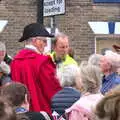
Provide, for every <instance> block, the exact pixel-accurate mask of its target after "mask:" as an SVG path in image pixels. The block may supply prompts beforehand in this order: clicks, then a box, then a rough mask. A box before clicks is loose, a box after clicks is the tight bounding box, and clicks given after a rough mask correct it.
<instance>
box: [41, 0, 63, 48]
mask: <svg viewBox="0 0 120 120" xmlns="http://www.w3.org/2000/svg"><path fill="white" fill-rule="evenodd" d="M43 11H44V12H43V15H44V17H51V21H50V27H51V30H50V31H51V33H52V34H55V31H56V23H55V16H56V15H60V14H64V13H65V0H44V10H43ZM48 44H51V41H50V40H49V43H48ZM49 46H50V48H51V45H49Z"/></svg>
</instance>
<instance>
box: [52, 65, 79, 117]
mask: <svg viewBox="0 0 120 120" xmlns="http://www.w3.org/2000/svg"><path fill="white" fill-rule="evenodd" d="M77 75H78V67H77V66H76V65H69V66H66V67H65V68H64V72H63V73H62V77H61V78H60V79H61V80H60V84H61V86H62V87H63V89H62V90H60V91H59V92H58V93H56V94H55V95H54V96H53V98H52V103H51V108H52V111H56V112H57V113H58V114H59V115H60V116H61V115H63V114H64V113H65V109H67V108H69V107H70V106H72V104H73V103H74V102H76V101H77V100H78V99H79V98H80V91H78V90H77V89H76V79H77ZM60 76H61V75H60Z"/></svg>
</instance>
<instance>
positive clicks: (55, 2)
mask: <svg viewBox="0 0 120 120" xmlns="http://www.w3.org/2000/svg"><path fill="white" fill-rule="evenodd" d="M64 13H65V0H44V16H54V15H59V14H64Z"/></svg>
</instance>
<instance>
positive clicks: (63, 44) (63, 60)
mask: <svg viewBox="0 0 120 120" xmlns="http://www.w3.org/2000/svg"><path fill="white" fill-rule="evenodd" d="M53 47H54V51H53V52H52V53H51V54H50V55H51V57H52V60H53V62H54V63H55V64H56V66H57V76H58V77H59V79H62V73H63V72H64V68H65V67H66V66H68V65H75V66H77V62H76V61H75V60H74V59H73V58H72V57H70V56H69V55H68V50H69V38H68V36H67V35H65V34H63V33H59V34H58V35H57V36H56V38H55V41H54V46H53Z"/></svg>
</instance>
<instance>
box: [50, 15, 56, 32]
mask: <svg viewBox="0 0 120 120" xmlns="http://www.w3.org/2000/svg"><path fill="white" fill-rule="evenodd" d="M50 26H51V33H52V34H55V28H56V24H55V16H52V17H51V25H50Z"/></svg>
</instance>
